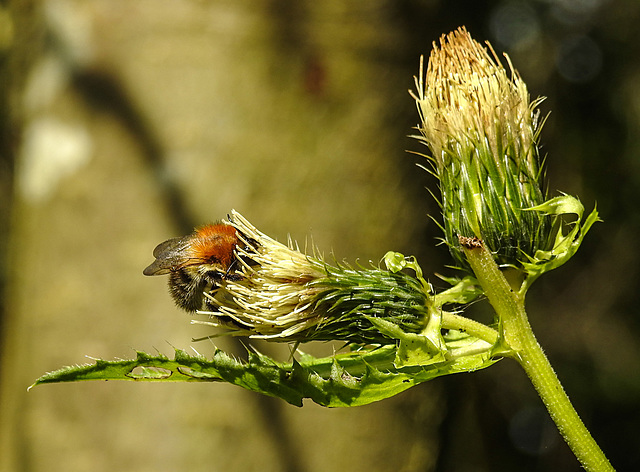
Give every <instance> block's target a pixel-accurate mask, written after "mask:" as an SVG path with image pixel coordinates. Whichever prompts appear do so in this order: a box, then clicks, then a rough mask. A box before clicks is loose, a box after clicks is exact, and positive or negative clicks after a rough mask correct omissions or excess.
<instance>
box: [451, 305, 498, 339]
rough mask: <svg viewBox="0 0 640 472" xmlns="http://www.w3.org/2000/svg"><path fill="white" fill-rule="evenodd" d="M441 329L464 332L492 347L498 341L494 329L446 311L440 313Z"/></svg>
mask: <svg viewBox="0 0 640 472" xmlns="http://www.w3.org/2000/svg"><path fill="white" fill-rule="evenodd" d="M442 328H444V329H457V330H458V331H464V332H465V333H468V334H470V335H471V336H475V337H476V338H478V339H482V340H483V341H486V342H488V343H489V344H492V345H493V344H495V343H496V342H497V341H498V332H497V331H496V330H495V329H493V328H490V327H489V326H487V325H484V324H482V323H479V322H477V321H474V320H472V319H469V318H466V317H464V316H460V315H455V314H453V313H449V312H446V311H445V312H443V313H442Z"/></svg>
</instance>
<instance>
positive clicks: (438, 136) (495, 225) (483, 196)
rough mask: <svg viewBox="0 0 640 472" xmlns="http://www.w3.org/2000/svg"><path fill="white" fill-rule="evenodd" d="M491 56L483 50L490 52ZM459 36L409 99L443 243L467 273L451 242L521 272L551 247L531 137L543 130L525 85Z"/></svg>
mask: <svg viewBox="0 0 640 472" xmlns="http://www.w3.org/2000/svg"><path fill="white" fill-rule="evenodd" d="M489 48H490V46H489ZM490 51H491V53H490V52H489V51H487V49H485V48H484V47H482V46H481V45H480V44H478V43H477V42H475V41H474V40H473V39H472V38H471V35H470V34H469V33H468V32H467V31H466V29H465V28H464V27H463V28H459V29H458V30H457V31H454V32H452V33H450V34H449V35H446V36H443V37H442V38H441V39H440V47H438V46H437V45H436V44H435V43H434V45H433V51H432V52H431V56H430V58H429V64H428V66H427V71H426V76H423V70H422V62H421V64H420V76H419V78H416V86H417V93H416V94H415V95H413V96H414V98H415V100H416V104H417V106H418V111H419V113H420V117H421V121H422V123H421V125H420V126H419V129H420V132H421V135H422V136H420V137H419V139H420V140H422V141H423V142H424V143H425V144H426V145H427V146H428V147H429V150H430V153H431V155H430V156H429V159H430V160H431V164H432V168H433V173H434V174H435V175H436V176H437V177H438V179H439V181H440V193H441V200H440V202H439V203H440V206H441V209H442V213H443V215H444V225H443V230H444V234H445V239H446V241H447V243H448V244H449V247H450V248H451V252H452V254H453V256H454V257H455V258H456V260H457V261H458V263H460V264H461V265H462V266H463V267H466V266H467V265H466V262H465V259H464V255H463V254H462V253H461V251H460V247H459V242H458V241H459V240H458V236H464V237H477V238H480V239H482V240H483V241H484V242H485V244H486V245H487V247H488V248H489V249H490V250H491V252H492V253H493V254H494V257H496V260H497V262H498V263H499V264H507V265H512V266H517V267H520V266H521V264H522V262H524V261H527V260H528V258H527V257H526V256H531V257H533V256H534V255H535V253H536V251H537V250H539V249H541V250H545V249H548V248H549V244H550V242H551V241H550V238H549V233H550V223H549V217H548V216H546V215H544V214H543V213H542V212H538V211H527V209H530V208H532V207H535V206H537V205H540V204H542V203H543V202H544V201H545V196H544V194H543V190H542V188H541V183H542V172H541V168H540V163H539V153H538V137H539V133H540V128H541V126H542V124H543V123H542V122H541V120H540V113H539V111H538V110H536V107H537V106H538V105H539V103H540V102H541V99H538V100H534V101H533V102H530V100H529V92H528V91H527V87H526V85H525V83H524V82H523V81H522V79H521V78H520V76H519V75H518V73H517V72H516V71H515V70H514V69H513V67H512V65H511V62H510V61H509V57H508V56H507V55H506V54H505V57H506V60H507V62H508V64H509V68H510V74H508V72H507V70H505V68H504V67H502V65H501V64H500V61H499V60H498V58H497V56H496V54H495V52H493V50H492V49H490Z"/></svg>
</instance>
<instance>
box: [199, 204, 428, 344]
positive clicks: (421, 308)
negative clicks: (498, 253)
mask: <svg viewBox="0 0 640 472" xmlns="http://www.w3.org/2000/svg"><path fill="white" fill-rule="evenodd" d="M229 224H231V225H233V226H234V227H235V228H236V229H237V231H238V235H239V236H238V237H239V240H240V243H239V244H238V246H237V248H236V256H237V259H238V264H239V265H240V268H239V269H238V270H237V271H236V274H235V276H234V277H229V278H226V279H223V280H222V281H221V282H220V285H219V286H218V287H217V288H215V289H214V290H213V291H212V292H205V296H206V297H207V298H208V302H207V305H208V306H210V307H213V308H214V310H210V311H198V314H199V315H200V316H201V319H199V320H195V321H194V322H195V323H199V324H206V325H210V326H215V327H219V328H222V332H221V333H220V334H227V335H242V336H249V337H252V338H264V339H269V340H273V341H281V342H289V341H303V342H304V341H312V340H344V341H347V342H354V343H360V344H389V343H390V342H394V341H390V339H389V338H388V337H387V336H385V335H384V334H382V333H381V332H380V331H379V330H378V329H377V328H376V326H375V324H374V323H372V319H375V318H377V319H382V320H383V321H386V322H389V323H392V324H394V325H396V326H397V327H399V328H400V329H401V330H403V331H405V332H413V333H418V332H420V331H422V330H423V329H424V327H425V326H426V324H427V323H428V311H427V306H428V303H427V299H428V296H429V295H428V293H427V291H426V290H425V286H424V285H423V284H421V282H420V281H419V280H418V279H416V278H414V277H411V276H409V275H408V274H404V273H400V272H398V273H394V272H391V271H389V270H384V269H379V268H374V267H372V268H367V269H364V268H360V269H353V268H351V267H347V266H345V265H342V264H336V265H329V264H327V263H325V262H324V261H322V258H321V257H320V256H319V255H317V254H314V256H308V255H305V254H304V253H302V252H301V251H300V250H299V248H298V247H297V246H295V245H294V244H293V243H292V242H289V244H288V245H285V244H282V243H280V242H278V241H275V240H273V239H272V238H270V237H269V236H267V235H265V234H264V233H262V232H260V231H258V230H257V229H256V228H255V227H254V226H253V225H251V223H249V222H248V221H247V220H246V219H245V218H244V217H242V215H240V214H239V213H237V212H235V211H233V212H232V213H231V215H230V216H229ZM202 318H204V319H202ZM374 321H375V320H374Z"/></svg>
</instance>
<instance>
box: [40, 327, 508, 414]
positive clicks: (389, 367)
mask: <svg viewBox="0 0 640 472" xmlns="http://www.w3.org/2000/svg"><path fill="white" fill-rule="evenodd" d="M466 338H468V339H471V338H469V337H468V336H466ZM454 341H455V342H459V340H454V339H452V342H454ZM418 349H421V348H420V347H419V348H418ZM397 351H398V350H397V348H396V347H395V346H383V347H378V348H374V349H370V350H363V351H362V352H358V351H355V352H348V353H342V354H335V355H334V356H332V357H326V358H315V357H313V356H310V355H307V354H301V355H300V356H299V359H298V360H293V361H292V362H286V363H281V362H276V361H274V360H273V359H271V358H269V357H267V356H264V355H262V354H260V353H256V352H252V353H249V356H248V360H247V361H243V360H239V359H235V358H233V357H231V356H229V355H228V354H226V353H225V352H223V351H221V350H217V351H216V352H215V354H214V355H213V358H212V359H206V358H204V357H202V356H199V355H193V356H192V355H189V354H187V353H186V352H184V351H181V350H176V351H175V357H174V359H169V358H167V357H166V356H164V355H162V354H158V355H155V356H154V355H150V354H146V353H143V352H138V353H137V357H136V358H135V359H130V360H115V361H105V360H96V362H95V363H93V364H90V365H82V366H70V367H64V368H62V369H60V370H57V371H55V372H51V373H48V374H46V375H43V376H42V377H40V378H39V379H38V380H36V382H35V383H34V384H33V385H32V386H31V387H34V386H36V385H41V384H46V383H58V382H75V381H80V380H129V381H137V382H228V383H231V384H234V385H238V386H240V387H243V388H246V389H247V390H251V391H254V392H259V393H263V394H266V395H270V396H273V397H278V398H281V399H283V400H285V401H287V402H288V403H290V404H292V405H296V406H302V403H303V400H304V399H305V398H309V399H311V400H312V401H314V402H315V403H318V404H319V405H323V406H327V407H348V406H357V405H366V404H368V403H372V402H375V401H378V400H383V399H385V398H389V397H392V396H394V395H396V394H398V393H400V392H403V391H404V390H407V389H408V388H411V387H413V386H414V385H417V384H419V383H422V382H425V381H427V380H430V379H433V378H435V377H439V376H441V375H447V374H452V373H458V372H470V371H474V370H478V369H483V368H485V367H489V366H490V365H492V364H493V363H494V362H496V360H494V359H491V358H490V356H489V353H488V352H486V351H485V352H484V353H482V354H477V355H475V356H470V357H465V358H463V359H451V360H446V359H441V358H440V359H438V361H437V362H433V363H430V364H427V365H414V366H411V367H406V368H402V367H401V368H396V367H395V366H394V360H395V359H396V356H397ZM415 357H417V356H415ZM31 387H30V388H31Z"/></svg>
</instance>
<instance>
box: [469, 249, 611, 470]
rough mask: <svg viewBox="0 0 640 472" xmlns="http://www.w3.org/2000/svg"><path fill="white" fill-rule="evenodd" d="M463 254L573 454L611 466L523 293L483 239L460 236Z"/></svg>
mask: <svg viewBox="0 0 640 472" xmlns="http://www.w3.org/2000/svg"><path fill="white" fill-rule="evenodd" d="M460 243H461V245H462V248H463V251H464V254H465V256H466V258H467V260H468V261H469V265H470V266H471V268H472V269H473V271H474V273H475V275H476V278H477V280H478V282H479V283H480V285H481V286H482V288H483V290H484V293H485V295H486V296H487V298H488V299H489V303H491V305H492V306H493V308H494V309H495V310H496V313H497V314H498V316H499V318H500V319H501V320H502V330H503V333H502V334H503V336H504V340H505V342H506V344H507V345H508V346H509V348H510V349H511V351H510V354H509V355H510V357H513V358H514V359H515V360H517V361H518V363H519V364H520V365H521V366H522V368H523V369H524V370H525V372H526V373H527V375H528V376H529V378H530V379H531V382H532V383H533V386H534V387H535V389H536V391H537V392H538V395H540V398H541V399H542V401H543V402H544V404H545V406H546V407H547V410H548V411H549V414H550V415H551V418H552V419H553V421H554V422H555V423H556V426H557V427H558V430H559V431H560V434H561V435H562V436H563V438H564V439H565V441H566V442H567V444H568V445H569V447H570V448H571V450H572V451H573V453H574V454H575V456H576V457H577V458H578V460H579V461H580V463H581V464H582V466H583V467H584V468H585V470H587V471H593V472H600V471H612V470H614V469H613V467H612V466H611V464H610V462H609V461H608V459H607V458H606V456H605V455H604V453H603V452H602V450H601V449H600V447H599V446H598V444H597V443H596V442H595V440H594V439H593V437H592V436H591V433H589V431H588V430H587V428H586V427H585V425H584V423H583V422H582V420H581V419H580V417H579V416H578V413H577V412H576V410H575V409H574V407H573V405H572V404H571V401H570V400H569V397H568V396H567V394H566V392H565V391H564V389H563V387H562V384H561V383H560V380H559V379H558V377H557V375H556V373H555V372H554V370H553V367H551V364H550V363H549V360H548V359H547V357H546V356H545V354H544V352H543V351H542V348H541V347H540V344H538V341H537V340H536V337H535V336H534V334H533V330H532V329H531V325H530V324H529V320H528V318H527V313H526V311H525V307H524V295H520V294H519V293H518V292H516V291H515V290H514V289H513V288H512V287H511V286H510V285H509V283H508V282H507V280H506V279H505V277H504V275H503V274H502V272H501V271H500V269H499V268H498V266H497V265H496V263H495V261H494V259H493V257H492V255H491V254H490V253H489V251H487V249H486V248H485V246H484V244H483V243H482V241H480V240H478V239H476V238H464V237H461V238H460Z"/></svg>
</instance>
